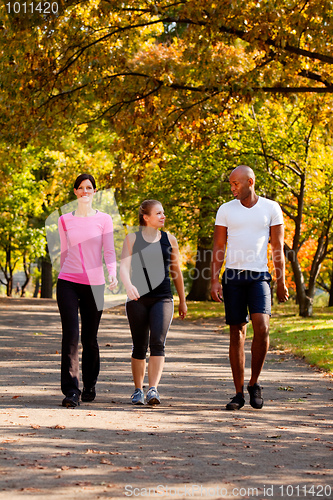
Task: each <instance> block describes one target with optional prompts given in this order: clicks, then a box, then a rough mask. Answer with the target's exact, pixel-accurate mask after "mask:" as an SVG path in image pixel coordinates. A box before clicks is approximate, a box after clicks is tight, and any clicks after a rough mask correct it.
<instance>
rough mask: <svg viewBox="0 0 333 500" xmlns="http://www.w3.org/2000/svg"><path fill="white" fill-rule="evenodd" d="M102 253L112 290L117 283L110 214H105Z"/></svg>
mask: <svg viewBox="0 0 333 500" xmlns="http://www.w3.org/2000/svg"><path fill="white" fill-rule="evenodd" d="M103 253H104V260H105V264H106V267H107V270H108V276H109V283H110V284H109V289H110V290H113V289H114V288H116V286H117V285H118V280H117V263H116V251H115V249H114V239H113V222H112V218H111V216H110V215H107V217H106V221H105V224H104V228H103Z"/></svg>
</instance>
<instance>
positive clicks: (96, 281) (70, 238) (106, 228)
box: [58, 211, 117, 285]
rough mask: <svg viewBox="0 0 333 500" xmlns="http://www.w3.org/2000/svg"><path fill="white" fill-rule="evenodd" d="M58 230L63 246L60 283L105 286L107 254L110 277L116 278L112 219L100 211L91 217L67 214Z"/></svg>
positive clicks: (62, 218) (59, 222)
mask: <svg viewBox="0 0 333 500" xmlns="http://www.w3.org/2000/svg"><path fill="white" fill-rule="evenodd" d="M58 230H59V235H60V244H61V256H60V273H59V276H58V278H59V279H63V280H66V281H73V282H74V283H82V284H84V285H103V284H104V283H105V278H104V270H103V260H102V258H103V254H104V261H105V264H106V267H107V270H108V274H109V276H111V275H113V276H116V270H117V268H116V252H115V249H114V240H113V222H112V218H111V217H110V215H108V214H105V213H103V212H99V211H97V212H96V214H95V215H93V216H91V217H76V216H75V215H73V214H72V213H68V214H64V215H62V216H61V217H60V218H59V221H58Z"/></svg>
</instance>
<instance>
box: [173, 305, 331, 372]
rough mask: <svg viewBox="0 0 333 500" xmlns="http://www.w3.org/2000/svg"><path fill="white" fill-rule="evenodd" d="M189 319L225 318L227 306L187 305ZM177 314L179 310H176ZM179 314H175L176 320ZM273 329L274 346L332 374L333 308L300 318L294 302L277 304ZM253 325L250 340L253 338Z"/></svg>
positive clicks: (320, 309) (273, 318)
mask: <svg viewBox="0 0 333 500" xmlns="http://www.w3.org/2000/svg"><path fill="white" fill-rule="evenodd" d="M187 305H188V313H187V317H186V319H187V320H190V321H194V320H198V319H211V318H223V317H224V307H223V305H222V304H218V303H216V302H188V304H187ZM175 309H176V313H177V307H175ZM177 316H178V314H175V317H177ZM270 324H271V327H270V343H271V347H273V348H275V349H279V350H282V351H288V352H291V353H292V354H294V355H296V356H299V357H301V358H303V359H305V360H306V361H307V363H309V364H310V365H312V366H315V367H317V368H319V369H321V370H323V371H325V372H327V373H330V374H331V375H333V309H332V308H328V307H326V308H325V307H315V308H314V314H313V316H312V317H310V318H302V317H300V316H299V315H298V307H297V306H296V305H294V304H293V303H290V302H289V303H287V304H283V305H275V306H273V310H272V318H271V323H270ZM252 336H253V330H252V326H251V323H250V324H249V327H248V338H252Z"/></svg>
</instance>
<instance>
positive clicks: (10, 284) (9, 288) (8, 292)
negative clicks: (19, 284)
mask: <svg viewBox="0 0 333 500" xmlns="http://www.w3.org/2000/svg"><path fill="white" fill-rule="evenodd" d="M6 295H7V297H11V296H12V295H13V276H12V275H11V276H9V277H7V283H6Z"/></svg>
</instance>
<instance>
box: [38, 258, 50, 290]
mask: <svg viewBox="0 0 333 500" xmlns="http://www.w3.org/2000/svg"><path fill="white" fill-rule="evenodd" d="M41 260H42V286H41V292H40V296H41V298H42V299H52V264H51V261H50V259H49V257H48V255H46V256H45V257H42V259H41Z"/></svg>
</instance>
